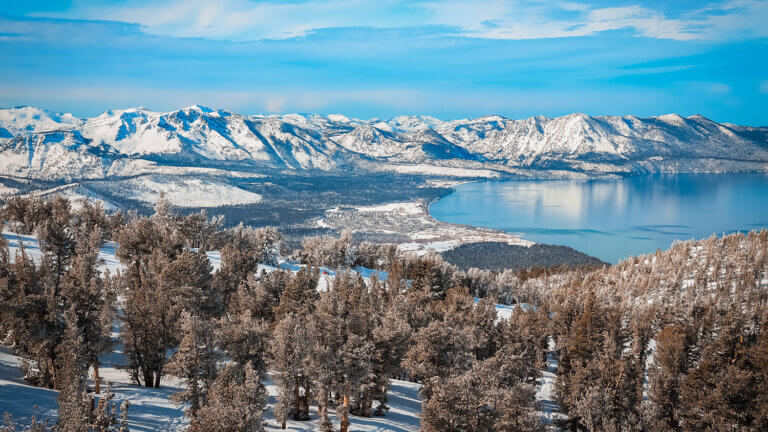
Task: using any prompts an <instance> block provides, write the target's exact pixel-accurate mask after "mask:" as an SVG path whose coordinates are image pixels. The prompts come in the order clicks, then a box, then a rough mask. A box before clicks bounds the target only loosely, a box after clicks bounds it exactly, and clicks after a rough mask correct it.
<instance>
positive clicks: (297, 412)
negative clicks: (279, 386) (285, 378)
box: [293, 378, 301, 420]
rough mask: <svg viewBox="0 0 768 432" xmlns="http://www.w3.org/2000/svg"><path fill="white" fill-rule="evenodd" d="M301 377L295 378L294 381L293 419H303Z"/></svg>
mask: <svg viewBox="0 0 768 432" xmlns="http://www.w3.org/2000/svg"><path fill="white" fill-rule="evenodd" d="M299 399H300V396H299V379H298V378H295V379H294V381H293V419H294V420H301V409H300V406H301V401H300V400H299Z"/></svg>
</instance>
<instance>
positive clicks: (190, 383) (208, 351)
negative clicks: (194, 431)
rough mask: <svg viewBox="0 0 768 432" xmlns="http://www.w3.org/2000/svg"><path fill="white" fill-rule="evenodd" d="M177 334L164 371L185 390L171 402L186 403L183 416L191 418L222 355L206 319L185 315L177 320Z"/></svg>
mask: <svg viewBox="0 0 768 432" xmlns="http://www.w3.org/2000/svg"><path fill="white" fill-rule="evenodd" d="M181 334H182V335H183V336H182V338H181V343H180V344H179V347H178V349H177V350H176V353H174V354H173V356H172V357H171V358H170V360H169V361H168V364H167V365H166V366H165V369H166V372H167V373H168V374H170V375H171V376H174V377H177V378H181V379H183V380H184V382H185V383H186V388H185V389H184V390H183V391H181V392H179V393H176V394H174V395H173V396H172V399H173V400H174V401H177V402H189V408H188V410H187V415H188V416H189V417H192V418H195V417H197V414H198V412H199V410H200V406H201V405H202V404H204V403H205V400H206V397H207V393H208V390H209V389H210V387H211V385H212V383H213V381H214V380H215V379H216V376H217V374H218V366H217V363H218V362H219V361H220V360H222V359H223V355H222V353H221V352H220V351H219V350H218V349H217V347H216V340H217V338H216V332H215V327H214V325H213V323H212V322H211V321H210V319H206V318H201V317H199V316H197V315H192V314H191V313H189V312H185V313H184V314H183V316H182V318H181Z"/></svg>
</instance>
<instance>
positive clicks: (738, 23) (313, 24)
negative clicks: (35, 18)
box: [44, 0, 768, 40]
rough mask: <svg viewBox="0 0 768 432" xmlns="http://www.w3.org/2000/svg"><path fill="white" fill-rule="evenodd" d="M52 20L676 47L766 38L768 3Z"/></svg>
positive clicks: (203, 31) (204, 32)
mask: <svg viewBox="0 0 768 432" xmlns="http://www.w3.org/2000/svg"><path fill="white" fill-rule="evenodd" d="M44 15H45V16H49V17H63V18H79V19H106V20H114V21H123V22H131V23H137V24H141V25H142V26H144V29H145V31H147V32H149V33H153V34H159V35H165V36H181V37H205V38H213V39H230V40H256V39H265V38H287V37H295V36H302V35H305V34H307V33H308V32H311V31H313V30H318V29H324V28H336V27H379V28H398V27H414V26H420V25H424V24H431V25H436V26H442V27H452V28H455V29H456V31H455V32H454V33H455V34H458V35H462V36H469V37H477V38H489V39H539V38H555V37H575V36H587V35H591V34H595V33H597V32H601V31H607V30H620V29H633V30H634V31H635V32H636V33H637V34H638V35H640V36H645V37H651V38H660V39H676V40H691V39H705V40H720V39H728V38H742V37H768V26H766V25H765V23H766V22H768V1H765V0H730V1H726V2H721V3H715V4H708V5H703V6H702V7H701V8H699V9H695V10H691V11H688V12H686V13H682V14H679V15H678V16H676V17H669V16H667V15H665V14H664V13H662V12H660V11H659V10H655V9H653V8H650V7H646V6H640V5H632V6H622V7H607V8H606V7H603V8H600V7H592V6H590V5H588V4H587V3H584V2H582V1H574V0H569V1H557V2H545V1H538V0H378V1H372V0H302V1H290V2H285V1H279V0H265V1H258V2H254V1H249V0H218V1H214V0H155V1H149V0H141V1H139V2H134V3H119V4H117V3H115V4H110V5H109V6H92V5H88V4H87V3H75V6H74V8H73V9H71V10H69V11H65V12H63V13H47V14H44Z"/></svg>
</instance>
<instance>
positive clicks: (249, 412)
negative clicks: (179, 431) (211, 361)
mask: <svg viewBox="0 0 768 432" xmlns="http://www.w3.org/2000/svg"><path fill="white" fill-rule="evenodd" d="M266 403H267V393H266V389H265V388H264V386H263V385H262V384H261V383H260V382H259V374H258V372H257V371H256V370H254V369H253V368H252V367H250V366H249V365H245V366H242V365H230V366H228V367H227V368H226V369H224V370H223V371H221V373H219V376H218V378H216V381H215V382H214V383H213V385H212V386H211V388H210V390H209V393H208V400H207V402H206V404H205V405H203V406H202V407H201V408H200V413H199V415H198V416H197V418H195V419H192V421H191V422H190V424H189V429H188V430H189V431H190V432H262V431H263V430H264V421H263V420H262V413H263V412H264V408H265V406H266Z"/></svg>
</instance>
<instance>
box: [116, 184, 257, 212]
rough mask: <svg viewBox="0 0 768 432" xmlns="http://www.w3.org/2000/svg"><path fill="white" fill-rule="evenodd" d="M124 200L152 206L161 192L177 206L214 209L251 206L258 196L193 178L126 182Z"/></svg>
mask: <svg viewBox="0 0 768 432" xmlns="http://www.w3.org/2000/svg"><path fill="white" fill-rule="evenodd" d="M126 183H127V186H128V187H129V190H128V191H126V192H127V195H128V197H130V198H134V199H139V200H141V201H145V202H149V203H154V202H156V201H157V200H158V199H159V198H160V194H161V193H165V197H166V198H167V199H168V201H170V203H171V204H172V205H174V206H177V207H217V206H223V205H238V204H253V203H257V202H259V201H261V199H262V196H261V195H259V194H257V193H253V192H249V191H247V190H244V189H241V188H239V187H236V186H231V185H228V184H225V183H218V182H213V181H207V180H202V179H196V178H192V179H190V178H184V179H174V180H169V181H159V180H156V179H153V178H146V177H140V178H137V179H133V180H129V181H127V182H126Z"/></svg>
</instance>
